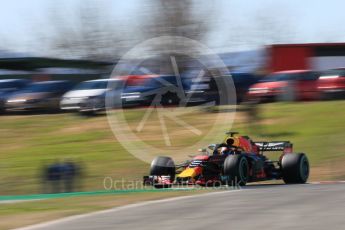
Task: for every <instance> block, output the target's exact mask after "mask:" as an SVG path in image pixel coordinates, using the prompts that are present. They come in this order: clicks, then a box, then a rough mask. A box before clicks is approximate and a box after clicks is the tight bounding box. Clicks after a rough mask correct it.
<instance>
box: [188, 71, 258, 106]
mask: <svg viewBox="0 0 345 230" xmlns="http://www.w3.org/2000/svg"><path fill="white" fill-rule="evenodd" d="M219 78H231V79H232V81H233V83H234V87H235V90H236V102H237V103H240V102H242V101H243V100H244V99H245V96H246V94H247V91H248V89H249V87H250V86H251V85H253V84H255V83H257V82H258V81H259V79H260V77H259V76H257V75H254V74H251V73H231V75H228V76H220V77H219ZM218 88H219V87H218V86H217V83H216V80H215V78H214V77H212V76H206V77H203V78H202V79H200V80H198V79H196V78H194V79H192V80H191V84H190V89H189V90H188V91H187V92H186V93H187V97H188V98H189V100H188V103H189V104H201V103H207V102H215V104H219V102H220V101H219V100H220V96H219V89H218Z"/></svg>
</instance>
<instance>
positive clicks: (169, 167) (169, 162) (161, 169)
mask: <svg viewBox="0 0 345 230" xmlns="http://www.w3.org/2000/svg"><path fill="white" fill-rule="evenodd" d="M150 175H151V176H170V179H171V181H174V180H175V163H174V161H173V159H171V157H162V156H159V157H156V158H155V159H153V161H152V163H151V170H150Z"/></svg>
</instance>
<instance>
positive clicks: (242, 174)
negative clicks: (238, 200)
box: [239, 158, 248, 183]
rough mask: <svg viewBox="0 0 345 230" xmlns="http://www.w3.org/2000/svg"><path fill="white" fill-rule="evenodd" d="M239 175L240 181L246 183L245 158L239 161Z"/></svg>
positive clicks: (246, 167) (246, 163) (246, 169)
mask: <svg viewBox="0 0 345 230" xmlns="http://www.w3.org/2000/svg"><path fill="white" fill-rule="evenodd" d="M239 176H240V180H241V182H244V183H246V182H247V178H248V162H247V160H246V159H245V158H242V159H241V161H240V168H239Z"/></svg>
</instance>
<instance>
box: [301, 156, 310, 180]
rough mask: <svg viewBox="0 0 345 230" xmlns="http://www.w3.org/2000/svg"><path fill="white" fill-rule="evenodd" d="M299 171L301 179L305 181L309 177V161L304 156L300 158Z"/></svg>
mask: <svg viewBox="0 0 345 230" xmlns="http://www.w3.org/2000/svg"><path fill="white" fill-rule="evenodd" d="M300 172H301V178H302V180H303V181H306V180H307V179H308V177H309V162H308V159H307V158H306V157H305V156H304V157H303V158H302V160H301V164H300Z"/></svg>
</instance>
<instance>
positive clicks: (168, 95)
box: [121, 75, 188, 107]
mask: <svg viewBox="0 0 345 230" xmlns="http://www.w3.org/2000/svg"><path fill="white" fill-rule="evenodd" d="M187 88H188V81H187V80H186V79H184V78H179V77H176V76H175V75H157V76H153V75H147V76H143V80H142V81H135V84H127V85H126V87H125V88H124V90H123V92H122V94H121V100H122V105H123V106H127V107H128V106H147V105H163V106H164V105H165V106H166V105H178V104H179V103H180V102H181V100H183V98H184V97H185V96H184V94H185V90H186V89H187Z"/></svg>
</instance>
